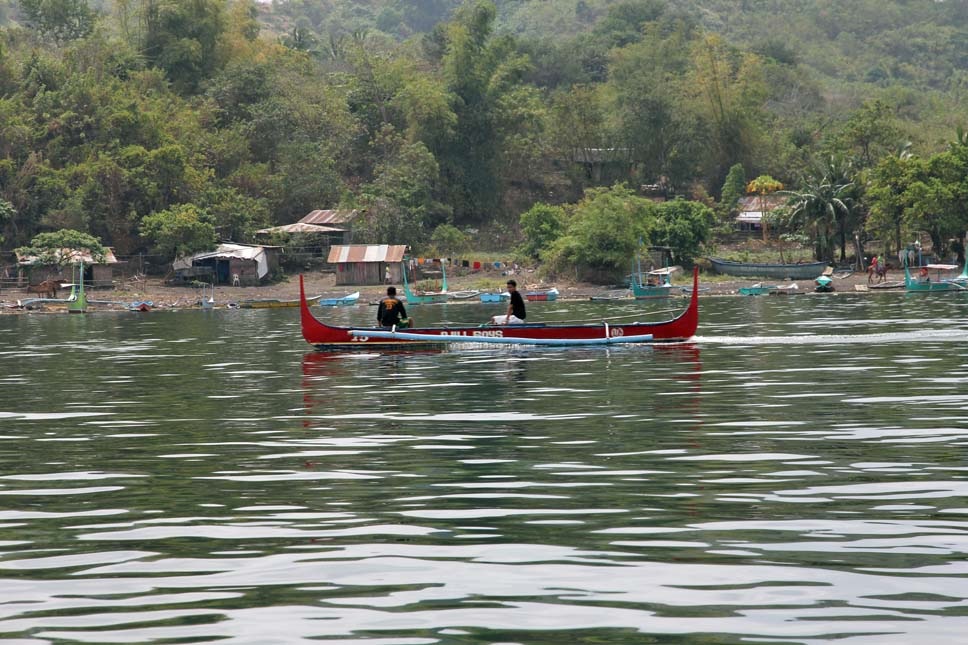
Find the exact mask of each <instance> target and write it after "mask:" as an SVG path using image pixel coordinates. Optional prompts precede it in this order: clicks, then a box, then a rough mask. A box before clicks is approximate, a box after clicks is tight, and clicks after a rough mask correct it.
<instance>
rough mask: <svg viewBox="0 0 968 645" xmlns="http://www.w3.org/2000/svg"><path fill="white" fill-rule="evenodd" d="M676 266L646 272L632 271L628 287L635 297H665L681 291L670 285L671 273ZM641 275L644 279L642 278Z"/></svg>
mask: <svg viewBox="0 0 968 645" xmlns="http://www.w3.org/2000/svg"><path fill="white" fill-rule="evenodd" d="M675 270H676V267H666V268H664V269H655V270H654V271H647V272H646V273H633V274H632V275H631V276H629V289H630V290H631V291H632V295H633V296H634V297H636V298H665V297H668V296H671V295H673V289H675V293H676V295H678V294H679V293H681V290H680V289H679V288H678V287H673V286H672V273H673V272H674V271H675ZM643 276H644V277H645V280H643V279H642V278H643Z"/></svg>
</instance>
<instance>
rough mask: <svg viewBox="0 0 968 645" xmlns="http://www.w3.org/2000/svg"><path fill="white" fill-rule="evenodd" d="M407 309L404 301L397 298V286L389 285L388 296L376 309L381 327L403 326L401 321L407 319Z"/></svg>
mask: <svg viewBox="0 0 968 645" xmlns="http://www.w3.org/2000/svg"><path fill="white" fill-rule="evenodd" d="M406 318H407V310H406V309H405V308H404V306H403V303H402V302H400V301H399V300H397V288H396V287H387V296H386V298H384V299H383V300H381V301H380V306H379V307H378V308H377V310H376V321H377V323H378V324H379V325H380V326H381V327H394V326H396V327H402V326H403V325H401V324H400V323H401V321H403V320H406Z"/></svg>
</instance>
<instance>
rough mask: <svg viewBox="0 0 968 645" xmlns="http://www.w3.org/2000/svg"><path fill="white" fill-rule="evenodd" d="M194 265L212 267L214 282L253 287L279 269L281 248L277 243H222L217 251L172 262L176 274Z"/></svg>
mask: <svg viewBox="0 0 968 645" xmlns="http://www.w3.org/2000/svg"><path fill="white" fill-rule="evenodd" d="M193 267H209V268H210V271H209V272H208V274H209V275H210V276H212V277H213V278H214V281H215V284H230V285H234V286H241V287H245V286H254V285H258V284H260V283H261V282H262V280H263V279H265V278H267V277H269V276H271V275H272V274H273V273H275V272H276V271H278V270H279V249H278V248H277V247H274V246H250V245H246V244H228V243H226V244H219V245H218V248H217V249H215V250H214V251H207V252H204V253H196V254H195V255H193V256H191V257H187V258H177V259H176V260H175V261H174V262H173V263H172V268H173V269H174V270H175V273H176V274H179V273H180V272H181V273H185V274H186V275H187V274H188V273H187V272H188V270H190V269H191V268H193Z"/></svg>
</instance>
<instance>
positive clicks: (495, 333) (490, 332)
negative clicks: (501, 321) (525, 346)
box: [440, 329, 504, 338]
mask: <svg viewBox="0 0 968 645" xmlns="http://www.w3.org/2000/svg"><path fill="white" fill-rule="evenodd" d="M440 335H441V336H484V337H487V338H504V332H503V331H501V330H500V329H482V330H479V331H478V330H474V331H472V332H470V333H468V332H466V331H443V332H440Z"/></svg>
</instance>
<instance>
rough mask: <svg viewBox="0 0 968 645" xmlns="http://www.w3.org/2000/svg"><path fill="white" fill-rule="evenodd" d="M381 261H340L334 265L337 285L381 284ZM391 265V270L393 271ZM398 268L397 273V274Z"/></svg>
mask: <svg viewBox="0 0 968 645" xmlns="http://www.w3.org/2000/svg"><path fill="white" fill-rule="evenodd" d="M384 266H385V263H383V262H340V263H338V264H337V265H336V284H337V285H368V284H383V267H384ZM392 267H393V265H391V269H390V270H391V272H392V271H393V268H392ZM399 272H400V271H399V268H398V269H397V274H399Z"/></svg>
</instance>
